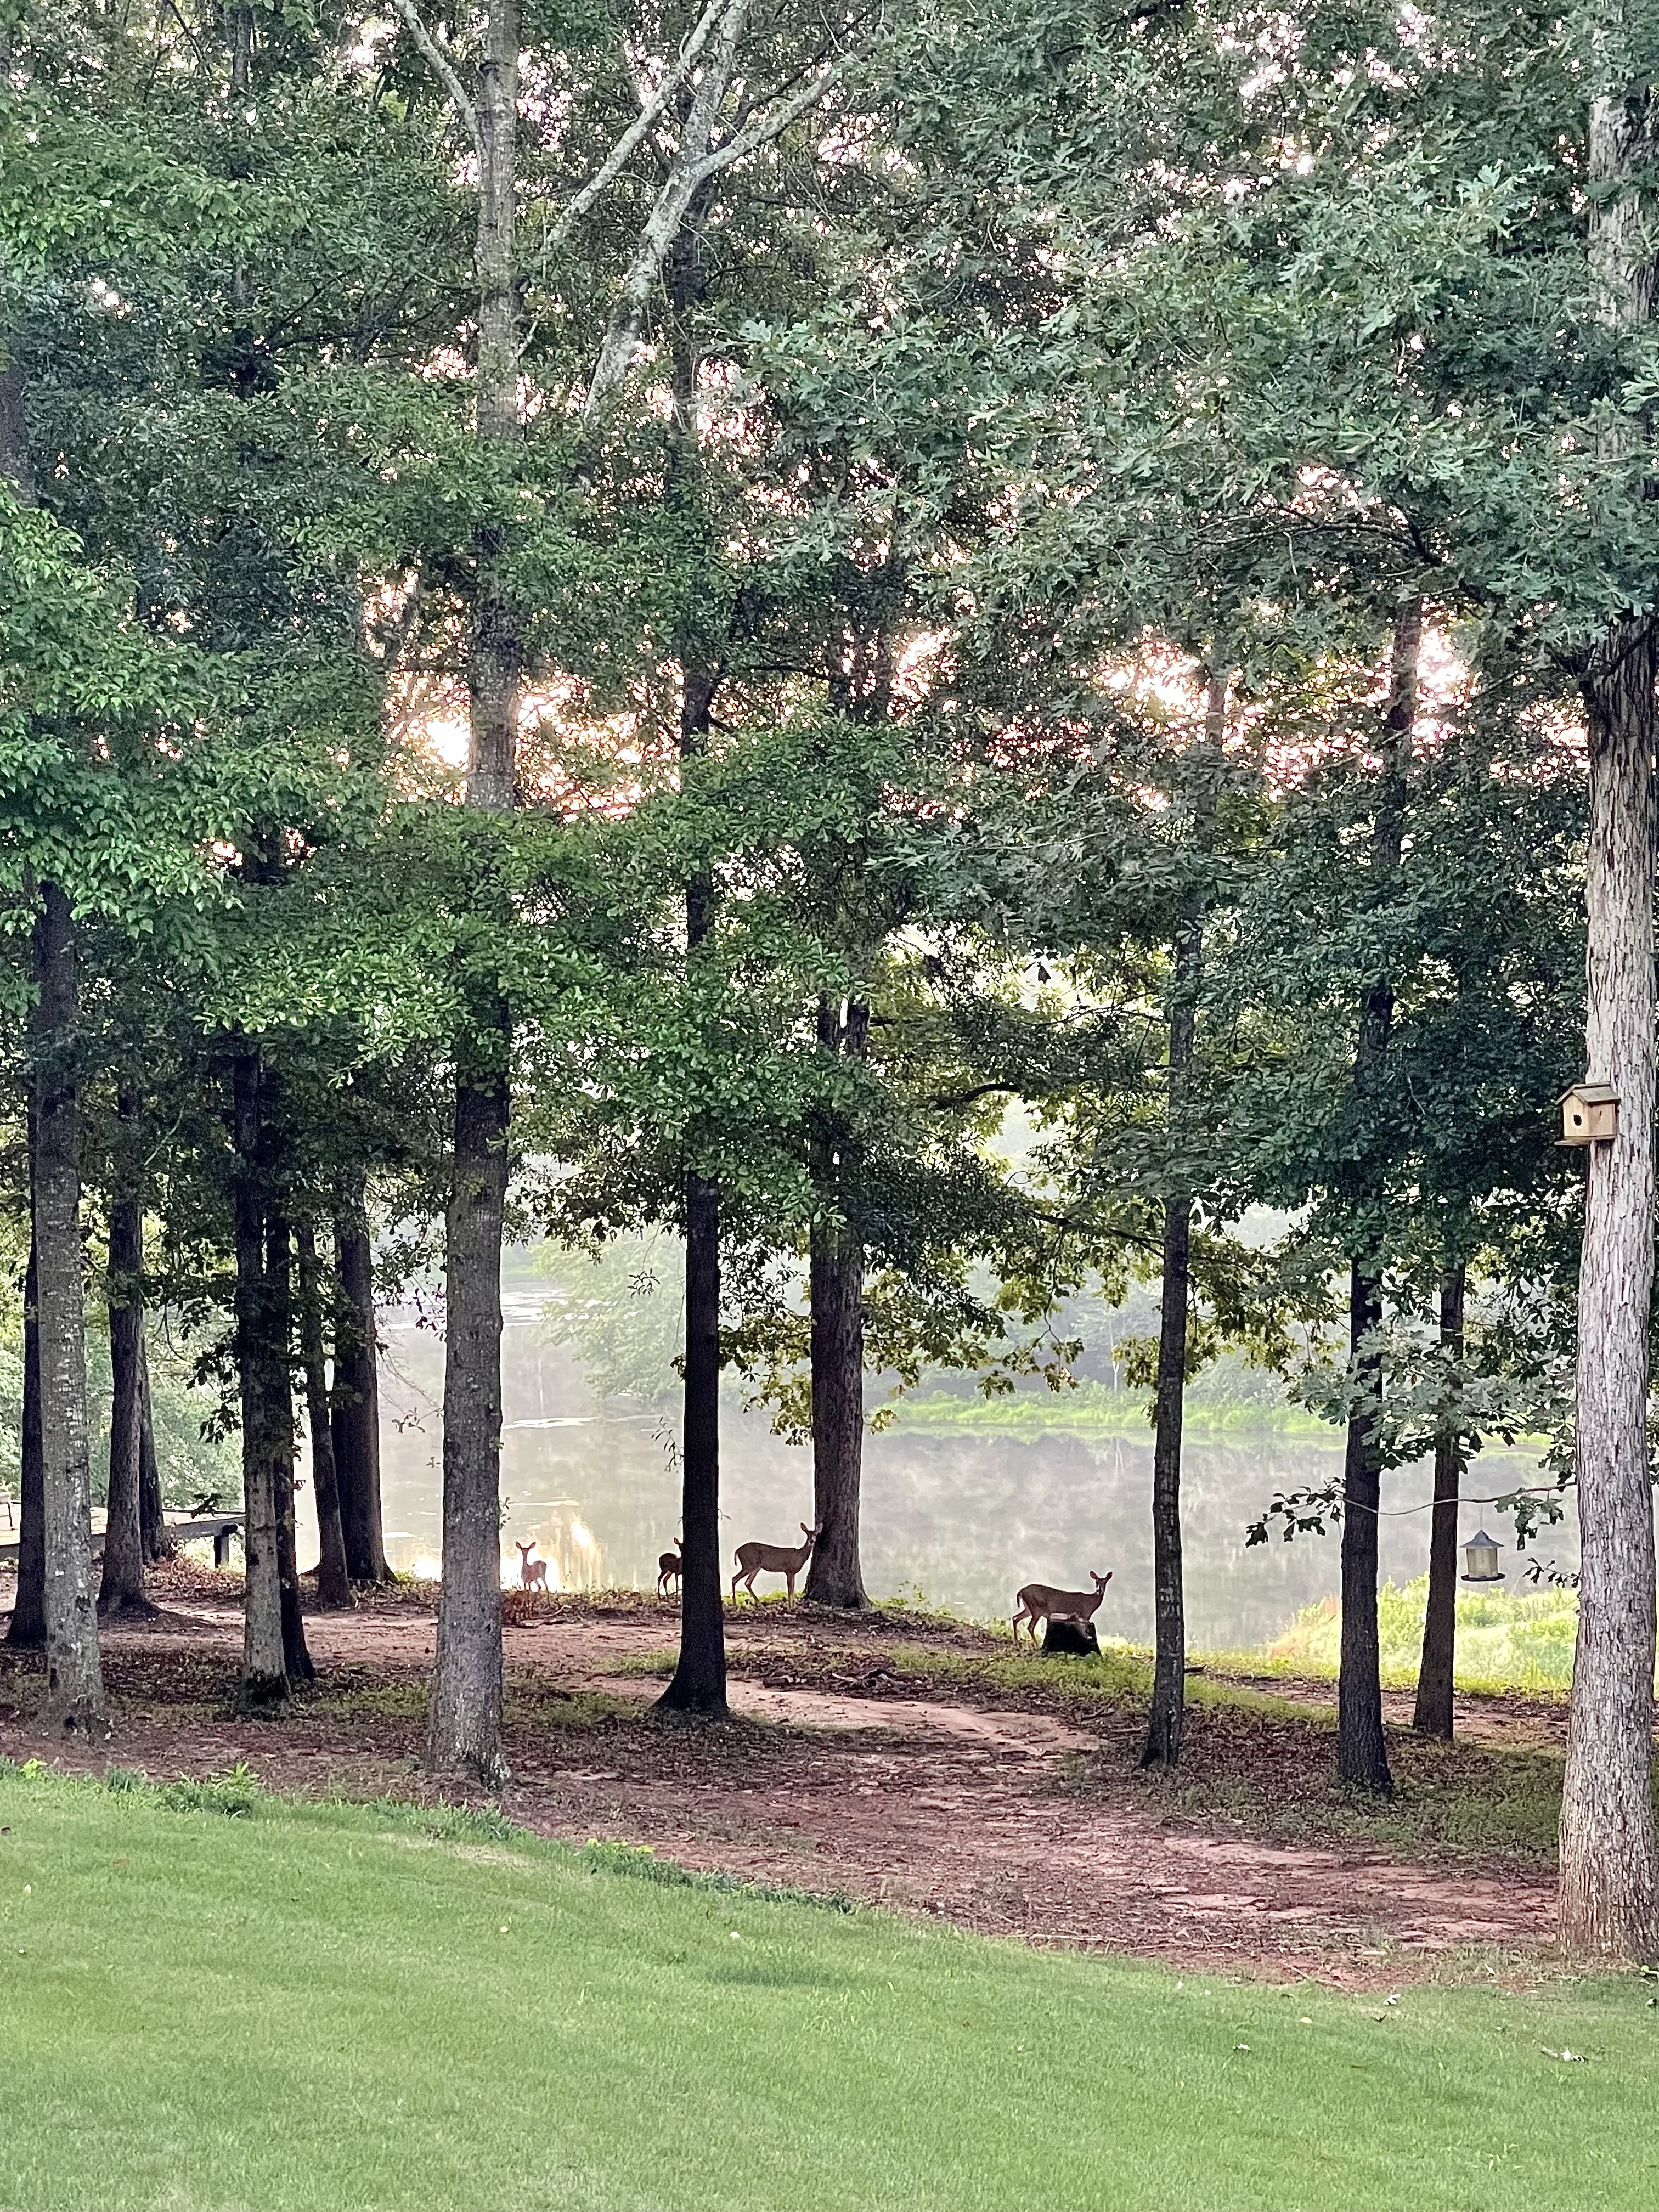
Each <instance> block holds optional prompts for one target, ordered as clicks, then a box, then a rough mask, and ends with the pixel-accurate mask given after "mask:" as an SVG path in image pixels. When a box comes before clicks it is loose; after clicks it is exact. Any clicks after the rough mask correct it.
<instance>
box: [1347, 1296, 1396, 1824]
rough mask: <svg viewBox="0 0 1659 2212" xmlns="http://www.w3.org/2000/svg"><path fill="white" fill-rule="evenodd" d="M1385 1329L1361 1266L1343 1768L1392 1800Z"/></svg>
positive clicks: (1354, 1317)
mask: <svg viewBox="0 0 1659 2212" xmlns="http://www.w3.org/2000/svg"><path fill="white" fill-rule="evenodd" d="M1382 1322H1383V1285H1382V1279H1381V1277H1380V1276H1379V1275H1377V1274H1376V1272H1375V1271H1374V1270H1373V1269H1372V1268H1370V1267H1366V1266H1364V1264H1363V1263H1362V1262H1361V1261H1358V1260H1356V1261H1354V1262H1353V1264H1352V1267H1351V1269H1350V1271H1349V1283H1348V1346H1349V1353H1348V1366H1349V1373H1350V1375H1351V1376H1352V1380H1353V1386H1354V1392H1355V1401H1354V1409H1353V1412H1352V1415H1351V1416H1350V1418H1349V1421H1348V1445H1347V1453H1346V1459H1345V1461H1344V1465H1343V1480H1342V1651H1341V1662H1340V1674H1339V1677H1338V1681H1337V1739H1338V1741H1337V1764H1338V1771H1339V1772H1340V1774H1341V1777H1342V1778H1343V1780H1344V1781H1345V1782H1355V1783H1358V1784H1359V1785H1360V1786H1361V1787H1362V1788H1363V1789H1366V1790H1376V1791H1378V1792H1379V1793H1380V1794H1381V1795H1382V1796H1391V1795H1392V1794H1393V1790H1394V1778H1393V1776H1392V1775H1391V1774H1390V1773H1389V1751H1388V1744H1387V1741H1386V1740H1385V1738H1384V1736H1383V1680H1382V1639H1381V1636H1380V1633H1379V1630H1378V1626H1377V1615H1376V1516H1377V1512H1378V1509H1379V1508H1380V1506H1381V1504H1382V1502H1383V1481H1382V1472H1381V1468H1380V1466H1379V1462H1378V1459H1377V1449H1376V1430H1377V1425H1378V1424H1379V1422H1380V1421H1381V1419H1382V1417H1383V1358H1382V1354H1381V1353H1380V1352H1377V1351H1376V1349H1375V1347H1374V1346H1373V1347H1370V1348H1368V1347H1367V1346H1365V1343H1364V1340H1365V1339H1366V1338H1367V1336H1369V1334H1370V1332H1371V1331H1373V1330H1374V1329H1376V1328H1380V1327H1381V1326H1382Z"/></svg>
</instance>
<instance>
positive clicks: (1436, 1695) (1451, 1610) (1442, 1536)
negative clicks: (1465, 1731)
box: [1412, 1260, 1468, 1743]
mask: <svg viewBox="0 0 1659 2212" xmlns="http://www.w3.org/2000/svg"><path fill="white" fill-rule="evenodd" d="M1467 1284H1468V1268H1467V1267H1465V1266H1464V1265H1463V1263H1462V1261H1461V1260H1460V1261H1458V1262H1457V1264H1456V1266H1455V1267H1448V1268H1447V1270H1446V1272H1445V1273H1444V1274H1443V1276H1442V1278H1441V1280H1440V1349H1441V1350H1442V1352H1444V1354H1445V1355H1446V1358H1447V1360H1448V1362H1449V1366H1450V1369H1451V1372H1452V1374H1453V1376H1454V1377H1455V1376H1456V1374H1457V1373H1458V1372H1459V1371H1460V1370H1461V1369H1462V1364H1463V1297H1464V1291H1465V1288H1466V1286H1467ZM1453 1387H1454V1389H1455V1381H1454V1385H1453ZM1462 1476H1463V1437H1462V1431H1461V1429H1460V1428H1459V1426H1458V1424H1457V1421H1456V1419H1455V1416H1454V1417H1451V1418H1449V1419H1447V1421H1446V1423H1445V1425H1443V1427H1442V1428H1441V1429H1440V1430H1439V1431H1438V1432H1437V1435H1436V1437H1435V1440H1434V1514H1433V1523H1432V1528H1431V1533H1430V1536H1429V1601H1428V1606H1427V1607H1426V1609H1425V1613H1424V1615H1423V1656H1422V1660H1421V1662H1420V1663H1419V1667H1418V1669H1417V1707H1416V1711H1414V1712H1413V1715H1412V1726H1413V1728H1414V1729H1416V1730H1417V1733H1418V1734H1419V1735H1437V1736H1443V1738H1444V1739H1445V1741H1447V1742H1448V1743H1449V1742H1450V1741H1451V1738H1452V1677H1453V1674H1454V1672H1455V1658H1456V1645H1457V1502H1458V1491H1459V1488H1460V1486H1461V1485H1462Z"/></svg>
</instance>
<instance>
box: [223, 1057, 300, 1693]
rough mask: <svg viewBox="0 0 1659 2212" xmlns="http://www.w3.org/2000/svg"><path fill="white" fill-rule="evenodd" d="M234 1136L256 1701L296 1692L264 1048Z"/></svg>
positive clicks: (248, 1599) (235, 1107)
mask: <svg viewBox="0 0 1659 2212" xmlns="http://www.w3.org/2000/svg"><path fill="white" fill-rule="evenodd" d="M231 1081H232V1108H231V1114H232V1136H233V1140H234V1146H235V1152H236V1170H235V1206H236V1374H237V1383H238V1389H239V1392H240V1401H241V1414H242V1504H243V1510H244V1513H245V1515H246V1520H245V1522H244V1526H243V1531H242V1549H243V1554H244V1557H245V1559H246V1595H245V1599H244V1603H243V1614H242V1699H243V1702H244V1703H245V1704H246V1705H250V1706H252V1707H270V1706H274V1705H282V1704H283V1701H284V1700H285V1699H286V1698H287V1696H288V1691H289V1680H288V1662H287V1653H286V1650H285V1647H284V1644H283V1582H282V1565H281V1558H280V1552H279V1542H280V1537H279V1530H278V1522H279V1519H280V1513H281V1508H280V1505H279V1504H278V1497H277V1492H278V1480H279V1474H280V1464H279V1462H280V1461H281V1459H282V1458H283V1456H285V1455H286V1452H287V1449H288V1444H287V1441H286V1440H285V1439H284V1438H283V1437H273V1435H272V1431H273V1428H274V1426H275V1419H274V1413H275V1409H274V1408H273V1407H272V1406H271V1404H270V1357H269V1352H268V1348H267V1346H268V1340H269V1337H270V1311H269V1308H270V1294H269V1291H268V1288H267V1285H266V1282H265V1182H266V1176H265V1142H264V1128H263V1127H262V1121H263V1117H262V1115H261V1111H260V1096H259V1094H260V1087H261V1086H260V1067H259V1054H258V1050H257V1048H255V1047H254V1046H253V1045H252V1044H251V1043H249V1042H247V1040H246V1038H243V1039H239V1040H238V1042H237V1046H236V1051H235V1058H234V1063H233V1066H232V1075H231Z"/></svg>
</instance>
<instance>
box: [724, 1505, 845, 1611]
mask: <svg viewBox="0 0 1659 2212" xmlns="http://www.w3.org/2000/svg"><path fill="white" fill-rule="evenodd" d="M799 1525H800V1533H801V1534H802V1535H803V1536H805V1539H806V1541H805V1543H804V1544H739V1545H738V1548H737V1550H736V1551H735V1552H734V1553H732V1557H733V1559H736V1561H737V1563H738V1571H737V1572H736V1574H734V1575H733V1576H732V1596H733V1597H736V1595H737V1594H738V1583H742V1584H743V1586H744V1589H746V1590H747V1591H748V1593H749V1595H750V1597H753V1595H755V1577H756V1576H757V1575H781V1576H782V1577H783V1578H784V1580H785V1581H786V1582H787V1583H788V1585H789V1595H790V1596H791V1597H793V1595H795V1577H796V1576H797V1575H798V1574H799V1572H800V1571H801V1569H802V1568H803V1567H804V1566H805V1565H806V1562H807V1561H808V1560H809V1559H811V1556H812V1547H813V1545H814V1544H816V1543H817V1541H818V1538H819V1536H820V1535H821V1534H822V1533H823V1531H822V1530H821V1529H819V1528H808V1527H807V1525H806V1523H805V1522H804V1521H803V1522H801V1523H800V1524H799Z"/></svg>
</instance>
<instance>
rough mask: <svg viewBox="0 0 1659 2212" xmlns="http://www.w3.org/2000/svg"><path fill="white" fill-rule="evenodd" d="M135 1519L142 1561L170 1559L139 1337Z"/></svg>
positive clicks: (145, 1356)
mask: <svg viewBox="0 0 1659 2212" xmlns="http://www.w3.org/2000/svg"><path fill="white" fill-rule="evenodd" d="M138 1517H139V1525H140V1526H141V1528H143V1536H144V1557H145V1559H147V1560H149V1561H150V1562H151V1563H152V1564H153V1563H154V1562H155V1560H157V1559H172V1558H173V1555H174V1554H175V1553H176V1552H177V1551H178V1549H179V1547H178V1546H177V1545H176V1544H175V1543H174V1542H173V1538H172V1536H171V1535H170V1534H168V1533H167V1506H166V1504H165V1501H164V1500H163V1498H162V1496H161V1468H160V1467H159V1466H158V1465H157V1463H156V1458H155V1415H154V1413H153V1411H152V1409H151V1407H150V1401H149V1346H148V1345H147V1344H146V1342H145V1340H144V1338H143V1334H140V1336H139V1339H138Z"/></svg>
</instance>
